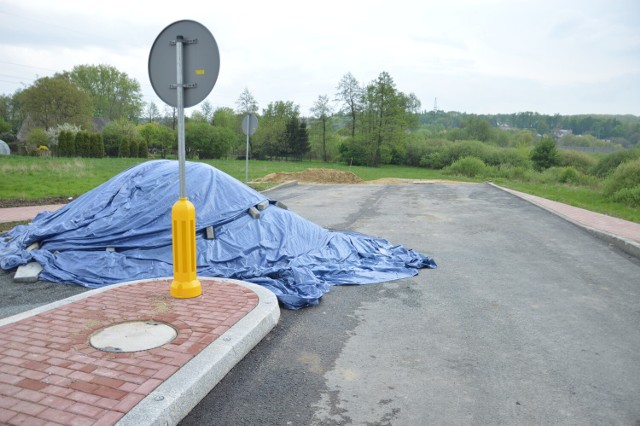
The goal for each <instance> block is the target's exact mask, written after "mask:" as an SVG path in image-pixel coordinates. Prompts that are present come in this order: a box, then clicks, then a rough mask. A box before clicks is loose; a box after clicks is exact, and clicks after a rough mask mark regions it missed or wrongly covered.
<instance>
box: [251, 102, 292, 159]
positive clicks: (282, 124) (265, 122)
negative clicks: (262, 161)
mask: <svg viewBox="0 0 640 426" xmlns="http://www.w3.org/2000/svg"><path fill="white" fill-rule="evenodd" d="M299 116H300V108H299V106H298V105H294V103H293V102H291V101H286V102H285V101H276V102H272V103H270V104H269V105H268V106H267V108H266V109H264V110H263V111H262V121H261V124H260V131H259V132H256V134H255V135H254V136H253V139H252V140H253V144H252V145H251V149H252V151H253V155H254V158H263V157H265V156H266V157H286V156H287V155H288V154H289V152H290V150H289V146H288V141H287V124H288V123H289V122H290V121H291V120H292V119H293V118H299Z"/></svg>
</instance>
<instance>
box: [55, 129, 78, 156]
mask: <svg viewBox="0 0 640 426" xmlns="http://www.w3.org/2000/svg"><path fill="white" fill-rule="evenodd" d="M76 133H77V132H76ZM75 140H76V135H75V133H74V132H72V131H70V130H61V131H60V133H59V134H58V155H59V156H61V157H73V156H74V155H75V152H76V148H75Z"/></svg>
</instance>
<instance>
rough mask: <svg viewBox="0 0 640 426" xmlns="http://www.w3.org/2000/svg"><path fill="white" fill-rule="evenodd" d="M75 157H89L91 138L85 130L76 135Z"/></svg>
mask: <svg viewBox="0 0 640 426" xmlns="http://www.w3.org/2000/svg"><path fill="white" fill-rule="evenodd" d="M76 155H77V156H78V157H91V136H90V135H89V132H87V131H85V130H82V131H80V132H78V133H76Z"/></svg>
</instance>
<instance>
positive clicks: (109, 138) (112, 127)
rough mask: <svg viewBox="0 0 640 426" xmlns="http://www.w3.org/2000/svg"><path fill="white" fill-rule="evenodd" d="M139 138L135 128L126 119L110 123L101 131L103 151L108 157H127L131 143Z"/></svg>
mask: <svg viewBox="0 0 640 426" xmlns="http://www.w3.org/2000/svg"><path fill="white" fill-rule="evenodd" d="M139 138H140V136H139V135H138V130H137V129H136V126H135V125H134V124H133V123H132V122H130V121H129V120H127V119H119V120H116V121H112V122H111V123H109V124H107V125H106V126H105V127H104V129H102V139H103V141H104V149H105V153H106V154H107V156H109V157H128V156H129V155H130V154H131V147H130V145H131V142H135V141H137V140H138V139H139Z"/></svg>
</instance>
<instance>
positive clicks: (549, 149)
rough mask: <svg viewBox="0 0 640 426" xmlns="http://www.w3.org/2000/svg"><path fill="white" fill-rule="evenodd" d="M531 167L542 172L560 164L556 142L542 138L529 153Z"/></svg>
mask: <svg viewBox="0 0 640 426" xmlns="http://www.w3.org/2000/svg"><path fill="white" fill-rule="evenodd" d="M531 161H533V167H534V168H535V169H536V170H538V171H542V170H545V169H548V168H549V167H553V166H557V165H558V164H559V163H560V156H559V154H558V149H557V148H556V141H555V140H553V139H552V138H542V139H541V140H540V142H538V143H537V144H536V146H535V147H534V148H533V150H532V151H531Z"/></svg>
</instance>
